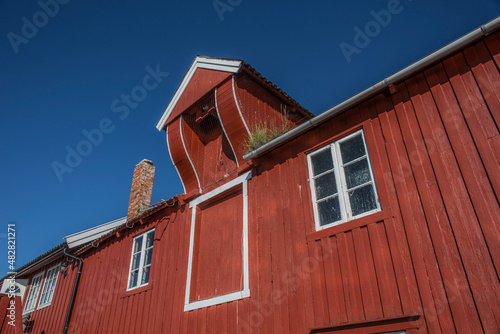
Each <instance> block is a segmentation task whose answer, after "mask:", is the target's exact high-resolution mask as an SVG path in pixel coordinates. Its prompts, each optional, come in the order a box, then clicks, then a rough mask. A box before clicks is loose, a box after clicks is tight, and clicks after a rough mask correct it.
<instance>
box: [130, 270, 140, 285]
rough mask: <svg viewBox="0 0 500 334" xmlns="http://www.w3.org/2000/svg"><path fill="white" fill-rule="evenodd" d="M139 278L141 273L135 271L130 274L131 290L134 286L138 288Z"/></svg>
mask: <svg viewBox="0 0 500 334" xmlns="http://www.w3.org/2000/svg"><path fill="white" fill-rule="evenodd" d="M137 276H139V271H138V270H134V271H132V272H131V273H130V284H129V286H128V287H129V288H133V287H134V286H137Z"/></svg>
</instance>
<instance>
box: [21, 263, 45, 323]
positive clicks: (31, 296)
mask: <svg viewBox="0 0 500 334" xmlns="http://www.w3.org/2000/svg"><path fill="white" fill-rule="evenodd" d="M44 274H45V272H41V273H39V274H38V275H36V276H35V277H33V279H32V280H31V286H30V290H29V292H28V297H27V298H26V304H25V305H24V311H23V314H24V313H28V312H31V311H33V310H34V309H35V307H36V301H37V300H38V295H39V293H40V287H41V286H42V280H43V276H44Z"/></svg>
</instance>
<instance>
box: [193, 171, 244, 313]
mask: <svg viewBox="0 0 500 334" xmlns="http://www.w3.org/2000/svg"><path fill="white" fill-rule="evenodd" d="M251 177H252V172H251V171H250V172H247V173H245V174H243V175H241V176H239V177H237V178H236V179H234V180H232V181H230V182H228V183H226V184H224V185H222V186H220V187H219V188H217V189H214V190H212V191H210V192H209V193H207V194H205V195H202V196H200V197H198V198H196V199H195V200H193V201H192V202H191V203H190V204H189V207H190V208H191V209H192V211H191V212H192V213H191V231H190V234H189V259H188V270H187V277H186V293H185V299H184V312H186V311H191V310H196V309H199V308H202V307H207V306H213V305H217V304H222V303H226V302H230V301H234V300H238V299H243V298H247V297H250V281H249V272H250V271H249V260H248V257H249V256H248V187H247V182H248V180H249V179H250V178H251ZM239 185H241V186H242V195H243V235H242V252H241V253H242V254H241V256H242V260H243V262H242V263H243V290H241V291H236V292H232V293H229V294H225V295H222V296H216V297H213V298H208V299H204V300H198V301H195V302H191V303H190V302H189V297H190V292H191V275H192V271H193V268H192V263H193V252H194V232H195V225H196V210H197V206H198V204H201V203H203V202H205V201H207V200H209V199H211V198H213V197H216V196H218V195H220V194H223V193H224V192H226V191H228V190H231V189H232V188H234V187H237V186H239Z"/></svg>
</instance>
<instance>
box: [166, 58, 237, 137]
mask: <svg viewBox="0 0 500 334" xmlns="http://www.w3.org/2000/svg"><path fill="white" fill-rule="evenodd" d="M242 63H243V61H241V60H239V59H223V58H210V57H204V56H197V57H196V58H195V59H194V61H193V64H191V67H190V68H189V70H188V71H187V72H186V74H185V75H184V79H182V82H181V84H180V85H179V87H178V88H177V91H176V92H175V94H174V97H173V98H172V100H171V101H170V103H169V104H168V106H167V109H165V111H164V112H163V115H162V116H161V118H160V120H159V121H158V123H157V124H156V128H157V129H158V130H159V131H161V130H162V129H163V127H164V126H165V123H166V122H167V120H168V118H169V117H170V115H171V114H172V111H173V110H174V108H175V106H176V105H177V102H179V99H180V98H181V96H182V94H183V93H184V91H185V90H186V87H187V86H188V84H189V82H190V81H191V79H192V78H193V76H194V74H195V72H196V70H198V69H207V70H216V71H220V72H229V73H237V72H238V71H239V70H240V68H241V65H242Z"/></svg>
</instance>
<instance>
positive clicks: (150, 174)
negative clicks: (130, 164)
mask: <svg viewBox="0 0 500 334" xmlns="http://www.w3.org/2000/svg"><path fill="white" fill-rule="evenodd" d="M154 177H155V167H154V166H153V162H152V161H151V160H147V159H144V160H142V161H141V162H139V163H138V164H137V165H136V166H135V169H134V177H133V179H132V189H131V190H130V201H129V203H128V212H127V221H130V220H132V219H134V218H135V217H137V215H138V214H139V213H140V212H141V211H143V210H146V209H147V208H149V204H150V203H151V193H152V192H153V180H154Z"/></svg>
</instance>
